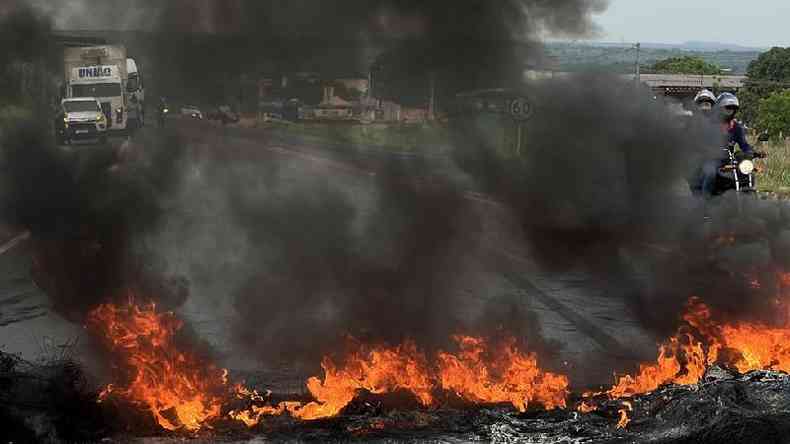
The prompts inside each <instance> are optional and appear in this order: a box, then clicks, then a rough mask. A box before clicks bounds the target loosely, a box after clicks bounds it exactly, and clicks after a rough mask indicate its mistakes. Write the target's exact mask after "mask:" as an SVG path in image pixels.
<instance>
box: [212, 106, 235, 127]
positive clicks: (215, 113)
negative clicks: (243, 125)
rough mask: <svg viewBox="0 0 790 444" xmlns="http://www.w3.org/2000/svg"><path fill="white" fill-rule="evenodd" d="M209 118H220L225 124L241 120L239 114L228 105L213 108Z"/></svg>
mask: <svg viewBox="0 0 790 444" xmlns="http://www.w3.org/2000/svg"><path fill="white" fill-rule="evenodd" d="M208 118H209V119H211V120H219V121H221V122H222V123H223V124H228V123H238V122H239V120H240V118H239V115H238V114H237V113H235V112H233V110H232V109H231V108H230V106H228V105H221V106H218V107H217V108H214V109H212V110H211V111H210V112H209V113H208Z"/></svg>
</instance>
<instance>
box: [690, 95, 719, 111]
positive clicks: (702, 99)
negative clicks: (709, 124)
mask: <svg viewBox="0 0 790 444" xmlns="http://www.w3.org/2000/svg"><path fill="white" fill-rule="evenodd" d="M694 105H696V106H697V111H699V112H700V113H701V114H702V115H710V112H711V111H712V110H713V107H714V106H715V105H716V95H715V94H713V92H711V91H710V90H709V89H703V90H701V91H700V92H698V93H697V95H696V96H695V97H694Z"/></svg>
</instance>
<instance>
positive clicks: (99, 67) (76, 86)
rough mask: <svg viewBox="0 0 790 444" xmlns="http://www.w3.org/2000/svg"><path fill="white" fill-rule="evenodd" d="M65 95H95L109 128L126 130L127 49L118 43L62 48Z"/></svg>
mask: <svg viewBox="0 0 790 444" xmlns="http://www.w3.org/2000/svg"><path fill="white" fill-rule="evenodd" d="M63 59H64V74H65V76H66V83H65V91H64V96H65V98H79V97H95V98H96V99H98V100H99V104H100V105H101V110H102V113H104V115H105V117H106V118H107V129H108V130H109V131H114V130H124V129H126V120H127V115H126V111H127V109H128V108H127V107H128V105H129V97H130V95H129V92H127V82H128V79H129V76H128V71H127V70H128V62H127V57H126V48H125V47H124V46H121V45H102V46H86V47H76V48H73V47H72V48H65V49H64V57H63Z"/></svg>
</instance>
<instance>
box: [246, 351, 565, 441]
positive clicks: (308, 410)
mask: <svg viewBox="0 0 790 444" xmlns="http://www.w3.org/2000/svg"><path fill="white" fill-rule="evenodd" d="M454 339H455V341H456V342H457V343H458V345H459V349H460V351H459V352H458V353H457V354H452V353H447V352H439V353H438V355H437V363H436V364H435V365H429V362H428V359H427V357H426V354H425V353H424V352H422V351H420V350H419V349H418V348H417V346H416V344H415V343H414V342H413V341H406V342H404V343H403V344H401V345H398V346H394V347H388V346H378V347H371V346H366V345H363V344H360V343H358V342H356V341H353V340H352V342H353V346H354V351H353V352H351V353H349V354H348V356H347V357H346V358H345V359H344V360H343V361H342V362H341V363H340V364H338V363H336V362H335V360H333V359H331V358H329V357H325V358H324V360H323V362H322V364H321V366H322V367H323V370H324V376H323V379H320V378H318V377H312V378H310V379H308V381H307V389H308V391H309V392H310V394H311V395H312V396H313V398H315V401H312V402H309V403H307V404H302V403H298V402H283V403H280V404H279V405H278V406H277V407H267V406H264V407H261V408H257V407H255V406H253V407H252V408H251V409H249V410H245V411H234V412H231V417H233V418H234V419H237V420H239V421H241V422H243V423H245V424H247V425H248V426H250V427H252V426H254V425H256V424H258V422H259V421H260V420H261V418H262V417H263V416H267V415H279V414H282V413H284V412H288V413H290V414H291V415H292V416H294V417H296V418H299V419H303V420H315V419H321V418H328V417H332V416H336V415H338V414H339V413H340V412H341V411H342V410H343V408H344V407H345V406H347V405H348V404H349V403H351V402H352V401H353V400H354V398H356V396H357V395H358V394H359V392H360V390H367V391H368V392H371V393H376V394H385V393H392V392H394V391H396V390H406V391H408V392H411V393H412V394H413V395H414V396H415V398H416V399H417V401H419V403H420V404H422V405H423V406H425V407H429V406H432V405H434V404H435V399H434V392H435V391H436V390H438V389H444V390H449V391H453V392H455V393H457V394H458V395H459V396H461V397H463V398H464V399H467V400H469V401H472V402H475V403H499V402H509V403H511V404H513V406H514V407H516V408H517V409H519V410H520V411H525V410H526V409H527V406H528V404H529V403H531V402H535V403H538V404H541V405H543V406H544V407H546V408H548V409H553V408H557V407H565V398H566V396H567V395H568V378H567V377H565V376H562V375H556V374H553V373H548V372H543V371H541V370H540V369H539V368H538V365H537V359H536V357H535V355H534V354H524V353H521V352H520V351H518V349H517V348H516V347H515V340H514V339H508V340H505V341H504V342H503V344H502V345H501V346H500V347H499V348H495V349H489V347H488V344H487V343H486V341H484V340H483V339H481V338H475V337H470V336H455V337H454ZM485 358H489V359H490V361H487V360H486V359H485ZM237 392H238V390H237ZM241 396H242V397H249V393H248V392H247V393H242V394H241Z"/></svg>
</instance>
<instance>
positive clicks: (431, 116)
mask: <svg viewBox="0 0 790 444" xmlns="http://www.w3.org/2000/svg"><path fill="white" fill-rule="evenodd" d="M435 112H436V73H435V72H431V98H430V101H429V102H428V120H433V119H434V113H435Z"/></svg>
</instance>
